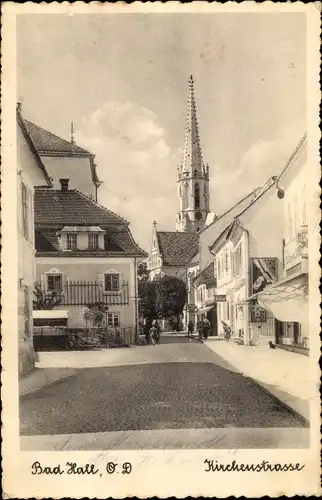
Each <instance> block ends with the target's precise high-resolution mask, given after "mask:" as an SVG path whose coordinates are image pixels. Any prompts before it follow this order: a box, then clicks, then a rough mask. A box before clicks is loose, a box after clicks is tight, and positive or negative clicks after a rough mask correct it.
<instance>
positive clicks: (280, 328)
mask: <svg viewBox="0 0 322 500" xmlns="http://www.w3.org/2000/svg"><path fill="white" fill-rule="evenodd" d="M308 172H309V166H308V165H307V137H306V134H305V135H304V136H303V138H302V139H301V141H300V142H299V144H298V146H297V147H296V149H295V150H294V152H293V154H292V156H291V158H290V160H289V162H288V163H287V165H286V167H285V168H284V169H283V171H282V172H281V174H280V175H279V177H278V178H277V200H276V203H277V204H280V206H281V207H282V209H283V215H284V221H283V222H284V224H283V271H282V275H281V276H280V279H279V281H278V282H277V283H276V284H275V285H273V286H270V287H267V288H265V289H264V290H263V291H261V292H260V293H258V295H257V298H258V301H259V302H260V304H261V305H262V307H264V308H265V309H266V310H267V311H269V312H271V313H272V314H273V315H274V317H275V318H276V336H275V341H276V343H277V345H279V346H280V347H283V348H285V349H287V350H291V351H295V352H298V353H302V354H308V352H309V344H310V328H309V303H308V287H309V275H308V214H307V206H308V202H309V200H310V199H314V195H313V193H312V195H311V196H310V193H309V192H308Z"/></svg>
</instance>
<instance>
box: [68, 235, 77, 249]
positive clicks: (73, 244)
mask: <svg viewBox="0 0 322 500" xmlns="http://www.w3.org/2000/svg"><path fill="white" fill-rule="evenodd" d="M76 249H77V234H75V233H67V250H76Z"/></svg>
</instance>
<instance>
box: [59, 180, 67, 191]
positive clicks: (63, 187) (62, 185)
mask: <svg viewBox="0 0 322 500" xmlns="http://www.w3.org/2000/svg"><path fill="white" fill-rule="evenodd" d="M59 182H60V185H61V190H62V191H65V192H67V191H68V183H69V179H59Z"/></svg>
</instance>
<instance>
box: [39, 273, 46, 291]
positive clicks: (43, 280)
mask: <svg viewBox="0 0 322 500" xmlns="http://www.w3.org/2000/svg"><path fill="white" fill-rule="evenodd" d="M40 286H41V289H42V290H46V288H47V283H46V275H45V274H42V275H41V276H40Z"/></svg>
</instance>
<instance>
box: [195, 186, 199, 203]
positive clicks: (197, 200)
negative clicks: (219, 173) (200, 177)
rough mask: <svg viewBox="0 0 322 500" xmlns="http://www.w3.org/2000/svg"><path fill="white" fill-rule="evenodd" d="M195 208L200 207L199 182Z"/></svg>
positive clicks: (196, 187) (196, 188) (196, 190)
mask: <svg viewBox="0 0 322 500" xmlns="http://www.w3.org/2000/svg"><path fill="white" fill-rule="evenodd" d="M195 208H200V188H199V184H196V185H195Z"/></svg>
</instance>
